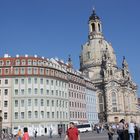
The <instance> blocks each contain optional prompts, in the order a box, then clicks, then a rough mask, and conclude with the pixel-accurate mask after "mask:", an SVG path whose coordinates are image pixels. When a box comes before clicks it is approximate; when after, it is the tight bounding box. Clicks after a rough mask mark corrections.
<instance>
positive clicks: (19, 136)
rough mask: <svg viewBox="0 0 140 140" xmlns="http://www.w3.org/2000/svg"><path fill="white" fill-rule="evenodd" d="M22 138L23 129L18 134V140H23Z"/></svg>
mask: <svg viewBox="0 0 140 140" xmlns="http://www.w3.org/2000/svg"><path fill="white" fill-rule="evenodd" d="M21 136H22V132H21V129H19V130H18V133H17V137H18V140H21Z"/></svg>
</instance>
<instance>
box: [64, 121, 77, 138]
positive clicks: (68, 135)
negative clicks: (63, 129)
mask: <svg viewBox="0 0 140 140" xmlns="http://www.w3.org/2000/svg"><path fill="white" fill-rule="evenodd" d="M69 125H70V127H69V129H68V130H67V133H66V136H65V138H64V140H80V135H79V132H78V129H77V128H76V127H75V125H74V123H73V122H70V124H69Z"/></svg>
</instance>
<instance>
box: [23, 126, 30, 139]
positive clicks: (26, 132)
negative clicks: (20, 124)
mask: <svg viewBox="0 0 140 140" xmlns="http://www.w3.org/2000/svg"><path fill="white" fill-rule="evenodd" d="M22 140H30V137H29V134H28V128H27V127H25V128H24V134H23V137H22Z"/></svg>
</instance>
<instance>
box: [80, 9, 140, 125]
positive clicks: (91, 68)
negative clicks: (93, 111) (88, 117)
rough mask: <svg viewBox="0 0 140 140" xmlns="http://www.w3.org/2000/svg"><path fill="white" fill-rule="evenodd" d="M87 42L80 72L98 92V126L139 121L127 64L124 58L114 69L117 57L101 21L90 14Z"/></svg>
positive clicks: (132, 82)
mask: <svg viewBox="0 0 140 140" xmlns="http://www.w3.org/2000/svg"><path fill="white" fill-rule="evenodd" d="M88 26H89V34H88V41H87V42H86V43H85V44H84V45H82V50H81V54H80V71H82V72H83V73H84V74H85V75H86V76H87V77H89V78H90V80H91V81H92V82H93V83H94V86H95V87H96V88H97V91H96V92H97V95H98V105H99V108H98V111H99V120H100V122H118V121H119V120H120V119H122V118H123V119H125V120H126V121H130V120H131V119H132V118H133V119H134V120H136V121H137V122H138V121H139V113H138V110H137V108H136V104H137V94H136V90H137V85H136V84H135V83H134V81H133V80H132V77H131V75H130V72H129V68H128V63H127V61H126V59H125V57H123V61H122V68H120V67H118V66H117V62H116V54H115V52H114V49H113V47H112V45H111V43H109V42H107V41H106V40H105V38H104V35H103V32H102V23H101V19H100V17H99V16H97V14H96V13H95V10H93V13H92V14H91V16H90V17H89V21H88Z"/></svg>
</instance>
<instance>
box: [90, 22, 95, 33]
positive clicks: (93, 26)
mask: <svg viewBox="0 0 140 140" xmlns="http://www.w3.org/2000/svg"><path fill="white" fill-rule="evenodd" d="M91 26H92V32H95V24H94V23H92V24H91Z"/></svg>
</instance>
